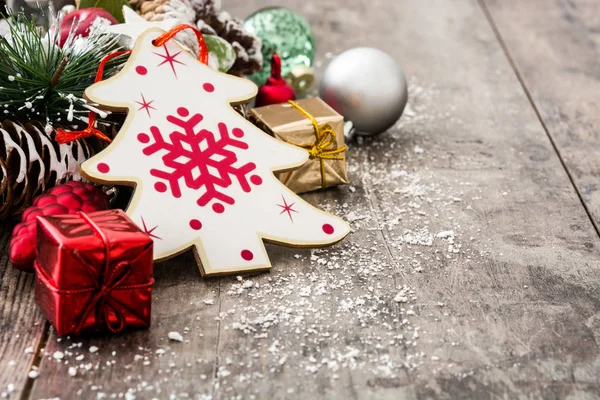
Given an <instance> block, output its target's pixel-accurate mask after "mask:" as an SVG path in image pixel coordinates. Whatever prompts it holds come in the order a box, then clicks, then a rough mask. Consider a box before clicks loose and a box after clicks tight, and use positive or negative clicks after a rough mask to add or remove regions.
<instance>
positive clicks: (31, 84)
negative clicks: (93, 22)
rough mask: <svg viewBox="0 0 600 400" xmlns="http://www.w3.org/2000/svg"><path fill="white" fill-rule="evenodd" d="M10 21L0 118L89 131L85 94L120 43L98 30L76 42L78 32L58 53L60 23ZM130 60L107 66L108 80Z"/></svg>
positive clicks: (1, 47) (1, 54)
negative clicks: (42, 25)
mask: <svg viewBox="0 0 600 400" xmlns="http://www.w3.org/2000/svg"><path fill="white" fill-rule="evenodd" d="M7 21H8V23H9V26H10V34H9V35H7V37H5V38H1V39H0V117H8V118H11V119H15V120H20V121H26V120H37V121H40V122H42V123H45V124H50V125H52V126H55V127H64V128H68V129H71V128H80V127H81V126H83V125H85V123H86V121H87V113H88V111H89V110H88V108H87V106H88V103H87V101H86V100H85V99H84V98H83V93H84V91H85V89H87V87H89V86H90V85H91V84H93V83H94V78H95V75H96V71H97V70H98V66H99V64H100V61H101V60H102V58H104V56H106V55H107V54H110V53H112V52H113V51H118V50H121V47H120V46H119V44H118V37H117V36H113V35H109V34H105V33H104V32H103V29H102V28H101V27H96V28H92V29H91V33H90V35H89V37H87V38H75V36H74V33H73V32H74V29H75V27H74V28H73V29H72V31H71V32H72V33H71V35H70V37H69V38H68V39H67V41H66V42H65V44H64V46H63V47H62V48H60V47H59V46H58V45H56V44H55V43H58V38H59V34H60V29H59V26H60V22H61V21H60V19H57V20H55V22H54V23H53V24H52V26H47V27H46V29H41V28H40V27H37V26H36V24H35V22H34V21H33V20H30V19H28V18H27V17H26V16H24V15H23V14H10V15H8V17H7ZM44 32H46V33H45V34H44ZM126 60H127V55H124V56H120V57H116V58H115V59H113V60H111V61H110V62H108V63H107V65H106V67H105V71H106V72H105V78H106V77H109V76H111V75H113V74H115V73H116V72H117V71H118V70H119V69H120V68H121V67H122V66H123V64H124V63H125V61H126ZM99 122H101V123H109V121H105V120H104V121H103V119H102V118H99Z"/></svg>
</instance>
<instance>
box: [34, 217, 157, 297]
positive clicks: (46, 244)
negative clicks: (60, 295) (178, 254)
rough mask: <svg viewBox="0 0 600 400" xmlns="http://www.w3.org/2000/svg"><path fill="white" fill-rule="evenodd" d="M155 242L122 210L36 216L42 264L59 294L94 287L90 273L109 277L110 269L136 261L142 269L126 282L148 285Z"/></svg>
mask: <svg viewBox="0 0 600 400" xmlns="http://www.w3.org/2000/svg"><path fill="white" fill-rule="evenodd" d="M152 243H153V242H152V239H151V238H150V237H149V236H148V235H147V234H146V233H145V232H143V231H142V230H140V228H139V227H138V226H137V225H136V224H135V223H134V222H133V221H132V220H131V219H130V218H129V217H128V216H127V215H126V214H125V213H124V212H123V211H121V210H106V211H98V212H93V213H89V214H84V213H79V214H71V215H54V216H44V217H41V216H40V217H38V218H37V254H38V260H37V262H38V265H39V267H40V268H42V269H43V270H44V271H45V273H46V275H47V277H48V278H49V279H51V280H52V284H53V286H54V287H55V288H56V289H60V290H71V289H82V288H84V287H86V286H90V285H93V282H94V281H95V280H94V279H92V278H93V277H92V276H90V273H94V275H95V276H98V275H100V274H102V273H109V272H110V271H106V270H105V268H107V267H108V268H109V269H110V268H111V267H114V266H116V265H117V264H118V263H120V262H122V261H132V260H136V259H137V260H138V261H140V262H139V265H140V266H143V267H142V268H134V269H133V271H132V272H131V274H130V275H129V277H128V279H127V283H129V284H134V283H145V282H148V281H149V280H150V279H151V278H152ZM107 256H108V258H109V262H108V265H107V264H106V258H107ZM84 264H85V265H84ZM90 267H91V268H92V269H93V270H92V271H90ZM86 283H88V284H87V285H86Z"/></svg>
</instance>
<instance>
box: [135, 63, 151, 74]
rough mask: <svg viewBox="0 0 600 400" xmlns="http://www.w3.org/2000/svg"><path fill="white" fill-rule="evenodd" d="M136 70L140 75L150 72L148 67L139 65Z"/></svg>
mask: <svg viewBox="0 0 600 400" xmlns="http://www.w3.org/2000/svg"><path fill="white" fill-rule="evenodd" d="M135 72H137V73H138V74H140V75H146V74H147V73H148V70H147V69H146V67H144V66H142V65H138V66H137V67H135Z"/></svg>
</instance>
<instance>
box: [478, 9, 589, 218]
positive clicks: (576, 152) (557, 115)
mask: <svg viewBox="0 0 600 400" xmlns="http://www.w3.org/2000/svg"><path fill="white" fill-rule="evenodd" d="M484 3H485V4H486V5H487V8H488V9H489V13H490V16H491V18H492V19H493V21H494V24H495V25H496V27H497V29H498V32H499V35H500V37H501V39H502V41H503V42H504V43H505V44H506V46H507V48H508V52H509V54H510V57H511V58H512V60H513V62H514V65H515V68H516V69H517V71H518V73H519V74H520V77H521V79H522V81H523V83H524V84H525V86H526V87H527V89H528V91H529V95H530V96H531V99H532V101H533V102H534V103H535V105H536V108H537V111H538V112H539V116H540V118H541V120H542V121H543V123H544V125H545V126H546V128H547V130H548V134H549V135H550V136H551V138H552V139H553V141H554V143H555V144H556V147H557V148H558V151H559V152H560V154H561V156H562V159H563V161H564V163H565V164H566V166H567V168H568V170H569V172H570V174H571V177H572V179H573V181H574V182H575V184H576V186H577V189H578V191H579V193H580V195H581V197H582V199H583V201H584V202H585V204H586V206H587V208H588V210H589V212H590V214H591V216H592V218H593V220H594V222H595V224H596V229H598V226H600V183H599V179H598V177H599V176H600V147H599V146H598V142H599V141H600V100H599V99H600V97H599V96H598V94H599V93H600V66H599V65H600V64H599V62H598V60H600V34H599V32H600V3H599V2H598V1H595V0H574V1H565V0H551V1H544V0H533V1H520V2H516V3H515V4H512V3H510V4H509V3H508V2H503V1H499V0H485V1H484Z"/></svg>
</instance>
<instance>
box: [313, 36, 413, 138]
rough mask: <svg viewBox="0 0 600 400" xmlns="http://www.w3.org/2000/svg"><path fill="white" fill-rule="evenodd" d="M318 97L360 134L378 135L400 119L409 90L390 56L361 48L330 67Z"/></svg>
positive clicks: (333, 62) (341, 56) (402, 74)
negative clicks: (349, 122)
mask: <svg viewBox="0 0 600 400" xmlns="http://www.w3.org/2000/svg"><path fill="white" fill-rule="evenodd" d="M319 95H320V97H321V98H322V99H323V100H324V101H325V102H326V103H327V104H329V105H330V106H331V107H333V108H334V109H335V110H336V111H337V112H339V113H340V114H341V115H343V116H344V118H345V119H346V120H349V121H351V122H352V124H353V126H354V130H355V131H356V133H357V134H362V135H375V134H377V133H381V132H384V131H385V130H387V129H388V128H390V127H391V126H392V125H394V123H395V122H396V121H397V120H398V118H400V116H401V115H402V112H403V111H404V107H405V106H406V101H407V100H408V88H407V83H406V77H405V75H404V73H403V72H402V69H401V68H400V65H398V63H397V62H396V60H394V59H393V58H392V57H391V56H390V55H389V54H387V53H385V52H383V51H381V50H378V49H374V48H370V47H358V48H355V49H350V50H347V51H345V52H343V53H342V54H340V55H339V56H337V57H336V58H335V59H334V60H333V61H332V62H331V63H330V64H329V66H328V67H327V68H326V69H325V73H324V74H323V79H322V80H321V87H320V89H319Z"/></svg>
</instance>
